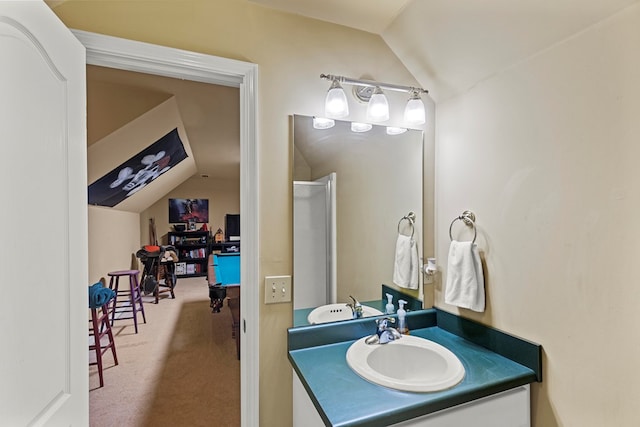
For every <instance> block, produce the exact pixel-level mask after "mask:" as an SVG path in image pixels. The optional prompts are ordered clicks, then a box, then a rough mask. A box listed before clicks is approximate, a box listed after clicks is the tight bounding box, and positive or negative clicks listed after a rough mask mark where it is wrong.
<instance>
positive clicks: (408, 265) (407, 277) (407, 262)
mask: <svg viewBox="0 0 640 427" xmlns="http://www.w3.org/2000/svg"><path fill="white" fill-rule="evenodd" d="M419 268H420V266H419V265H418V245H416V242H415V241H414V240H413V239H412V238H411V237H409V236H405V235H403V234H398V240H396V257H395V262H394V265H393V283H395V284H396V285H398V286H400V287H403V288H407V289H418V277H419V275H418V271H419Z"/></svg>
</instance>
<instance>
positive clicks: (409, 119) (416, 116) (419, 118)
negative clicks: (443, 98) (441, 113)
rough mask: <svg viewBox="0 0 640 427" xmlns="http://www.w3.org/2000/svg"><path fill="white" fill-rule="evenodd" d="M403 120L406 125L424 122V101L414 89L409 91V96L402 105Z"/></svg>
mask: <svg viewBox="0 0 640 427" xmlns="http://www.w3.org/2000/svg"><path fill="white" fill-rule="evenodd" d="M404 121H405V123H407V124H408V125H421V124H423V123H424V122H425V112H424V103H423V102H422V99H420V95H419V94H418V92H417V91H415V90H414V91H412V92H411V97H410V98H409V100H408V101H407V105H406V106H405V107H404Z"/></svg>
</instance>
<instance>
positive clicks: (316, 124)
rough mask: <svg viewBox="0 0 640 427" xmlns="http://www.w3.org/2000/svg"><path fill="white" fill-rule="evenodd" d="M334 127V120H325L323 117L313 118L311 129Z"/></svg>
mask: <svg viewBox="0 0 640 427" xmlns="http://www.w3.org/2000/svg"><path fill="white" fill-rule="evenodd" d="M335 125H336V122H335V120H333V119H327V118H325V117H314V118H313V128H314V129H331V128H332V127H334V126H335Z"/></svg>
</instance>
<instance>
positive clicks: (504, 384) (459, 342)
mask: <svg viewBox="0 0 640 427" xmlns="http://www.w3.org/2000/svg"><path fill="white" fill-rule="evenodd" d="M439 318H441V319H442V323H443V325H444V326H443V327H440V325H438V323H439V320H438V319H439ZM456 318H457V316H454V315H451V314H449V313H445V312H441V311H440V310H434V309H430V310H424V311H422V312H414V313H412V315H411V317H410V318H409V319H408V320H409V325H412V324H413V325H414V326H415V327H417V328H418V329H413V330H411V334H412V335H415V336H419V337H422V338H426V339H429V340H432V341H434V342H437V343H439V344H441V345H443V346H445V347H447V348H448V349H449V350H451V351H452V352H453V353H454V354H455V355H456V356H457V357H458V358H459V359H460V361H461V362H462V364H463V365H464V368H465V377H464V379H463V380H462V382H460V383H459V384H458V385H456V386H455V387H453V388H451V389H448V390H444V391H440V392H432V393H413V392H403V391H399V390H394V389H390V388H386V387H382V386H378V385H376V384H373V383H370V382H368V381H366V380H364V379H363V378H361V377H360V376H358V375H357V374H356V373H355V372H353V371H352V370H351V368H349V366H348V365H347V363H346V353H347V349H348V348H349V346H350V345H351V344H353V342H355V341H356V340H357V339H359V338H361V337H362V336H365V335H367V334H372V333H373V332H374V329H375V325H373V326H374V327H373V328H372V325H371V322H370V321H368V322H367V321H366V319H357V320H353V321H349V322H343V323H345V324H340V323H334V324H326V325H317V326H316V325H314V326H309V327H306V328H292V329H290V330H289V360H290V361H291V364H292V366H293V368H294V370H295V371H296V372H297V374H298V377H299V378H300V380H301V382H302V384H303V385H304V387H305V389H306V390H307V392H308V393H309V396H310V397H311V400H312V401H313V403H314V405H315V406H316V408H317V409H318V412H319V414H320V416H321V417H322V419H323V421H324V422H325V424H326V425H330V426H340V427H342V426H364V425H366V426H387V425H390V424H394V423H398V422H401V421H404V420H408V419H412V418H415V417H419V416H421V415H425V414H429V413H432V412H436V411H439V410H442V409H445V408H449V407H452V406H455V405H459V404H461V403H465V402H468V401H471V400H475V399H478V398H481V397H485V396H488V395H491V394H494V393H498V392H501V391H505V390H508V389H511V388H514V387H518V386H521V385H524V384H529V383H531V382H534V381H540V380H541V366H540V355H541V347H540V346H539V345H537V344H534V343H529V342H527V341H524V340H521V339H519V338H516V337H513V336H510V335H508V334H504V333H502V332H499V331H496V330H494V329H491V328H487V327H484V326H482V325H478V324H474V327H475V328H476V329H474V327H468V322H470V321H468V320H466V319H462V320H461V321H460V322H462V323H459V325H462V328H461V329H469V330H473V336H467V337H466V339H465V338H463V337H461V336H459V335H464V333H462V334H461V333H458V331H456V328H457V326H456V322H457V319H456ZM458 319H461V318H458ZM452 324H453V325H454V326H453V327H452V326H451V325H452ZM445 328H447V329H451V330H453V331H454V332H456V333H453V332H449V331H448V330H446V329H445ZM365 331H368V332H365ZM479 331H480V332H479ZM363 332H364V333H363ZM483 340H488V341H490V342H489V343H488V345H487V346H488V347H493V348H492V350H494V351H492V350H490V349H488V348H486V347H487V346H483V345H484V343H483ZM473 341H475V342H479V343H481V344H483V345H479V344H476V343H474V342H473ZM496 342H498V344H496ZM501 347H508V348H510V349H513V348H516V349H517V352H518V353H523V355H516V357H512V358H508V357H505V356H503V355H501V354H499V352H502V351H501ZM496 351H497V352H496ZM502 353H504V352H502ZM506 353H509V351H507V352H506ZM512 353H513V351H512ZM512 359H515V360H518V361H519V362H521V363H525V364H530V365H531V366H529V367H527V366H525V365H523V364H521V363H518V362H516V361H514V360H512ZM523 360H524V362H523ZM398 363H399V364H400V363H402V361H401V360H399V361H398Z"/></svg>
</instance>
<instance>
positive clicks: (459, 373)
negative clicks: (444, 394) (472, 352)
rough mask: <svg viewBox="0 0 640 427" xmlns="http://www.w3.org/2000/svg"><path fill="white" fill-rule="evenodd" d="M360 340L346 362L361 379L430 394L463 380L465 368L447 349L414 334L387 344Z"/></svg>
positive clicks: (352, 348)
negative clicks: (367, 342)
mask: <svg viewBox="0 0 640 427" xmlns="http://www.w3.org/2000/svg"><path fill="white" fill-rule="evenodd" d="M366 338H367V337H364V338H361V339H359V340H358V341H356V342H354V343H353V344H352V345H351V346H350V347H349V349H348V350H347V363H348V364H349V367H350V368H351V369H353V370H354V371H355V372H356V373H357V374H358V375H360V376H361V377H362V378H364V379H366V380H368V381H370V382H372V383H374V384H378V385H382V386H385V387H390V388H394V389H397V390H403V391H414V392H430V391H440V390H445V389H448V388H451V387H453V386H454V385H456V384H458V383H459V382H460V381H462V379H463V378H464V366H462V363H461V362H460V360H459V359H458V358H457V357H456V355H455V354H453V353H452V352H451V351H450V350H449V349H447V348H445V347H443V346H441V345H440V344H437V343H435V342H433V341H429V340H427V339H424V338H420V337H416V336H413V335H403V336H402V338H400V339H397V340H395V341H391V342H389V343H387V344H366V343H365V342H364V340H365V339H366Z"/></svg>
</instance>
